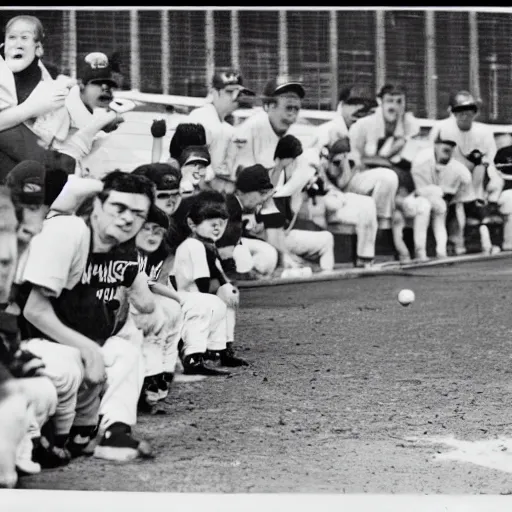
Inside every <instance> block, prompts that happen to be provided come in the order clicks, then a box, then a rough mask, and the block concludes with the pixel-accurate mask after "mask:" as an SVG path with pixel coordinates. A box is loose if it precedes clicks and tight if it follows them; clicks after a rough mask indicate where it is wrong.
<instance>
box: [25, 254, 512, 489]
mask: <svg viewBox="0 0 512 512" xmlns="http://www.w3.org/2000/svg"><path fill="white" fill-rule="evenodd" d="M511 262H512V261H510V260H499V261H498V262H497V263H493V264H489V263H473V264H471V265H468V266H467V267H464V268H465V270H464V271H463V272H462V274H461V272H460V269H459V270H457V269H450V268H448V269H444V270H443V269H439V268H433V269H423V270H421V271H418V275H416V276H403V275H402V276H379V277H367V278H357V279H348V280H339V281H334V282H320V283H308V284H307V285H304V284H302V285H297V284H296V285H286V286H276V287H268V288H254V289H244V290H243V291H242V303H243V307H242V309H241V310H240V315H239V322H238V328H237V333H238V339H239V341H238V347H239V349H238V350H239V351H240V353H241V354H243V355H244V356H245V357H246V358H248V359H249V360H250V361H251V362H252V366H251V367H250V368H247V369H240V370H237V371H236V372H235V374H234V375H233V376H231V377H230V378H223V377H222V378H219V377H216V378H209V379H207V380H204V381H202V382H197V383H183V384H176V386H175V387H174V389H173V390H172V393H171V395H170V397H169V398H168V405H167V409H168V412H169V414H168V416H166V417H141V418H140V423H139V425H138V427H137V430H136V431H137V433H138V434H139V435H141V436H143V437H145V438H146V439H148V440H149V441H150V442H151V443H152V444H153V446H154V448H155V451H156V452H157V457H156V459H155V460H152V461H142V462H134V463H130V464H126V465H114V464H112V463H106V462H103V461H99V460H95V459H78V460H76V461H73V462H72V463H71V464H70V465H69V466H68V467H67V468H64V469H59V470H55V471H45V472H43V473H42V474H40V475H36V476H33V477H25V478H23V479H22V481H21V487H22V488H32V489H70V490H110V491H166V492H229V493H246V492H249V493H254V492H274V493H276V492H279V493H283V492H292V493H298V492H304V493H305V492H317V493H323V492H335V493H385V494H390V493H391V494H393V493H421V494H434V493H441V494H442V493H450V494H461V493H467V494H510V493H512V478H511V475H510V473H505V472H500V471H496V470H492V469H487V468H485V467H480V466H477V465H473V464H468V463H461V462H453V461H440V460H436V459H435V458H434V456H435V455H436V453H437V452H440V451H442V450H444V448H442V447H441V446H436V445H428V444H425V445H422V444H421V443H420V444H418V443H411V442H409V441H407V439H406V438H408V437H409V436H418V437H431V436H447V435H453V436H455V437H456V438H458V439H464V440H478V439H494V438H496V437H498V436H508V437H510V436H511V434H512V413H511V408H510V403H511V401H512V384H511V379H512V375H511V372H512V365H511V359H510V357H511V356H510V352H511V350H510V349H511V335H510V331H511V327H512V316H511V315H510V302H511V300H512V288H511V284H512V273H511V274H507V271H506V270H504V269H506V268H507V267H510V268H512V266H511V265H510V263H511ZM511 272H512V271H511ZM402 288H411V289H413V290H414V291H415V292H416V302H415V303H414V304H413V305H412V306H410V307H408V308H404V307H402V306H400V304H398V302H397V300H396V296H397V293H398V291H399V290H400V289H402Z"/></svg>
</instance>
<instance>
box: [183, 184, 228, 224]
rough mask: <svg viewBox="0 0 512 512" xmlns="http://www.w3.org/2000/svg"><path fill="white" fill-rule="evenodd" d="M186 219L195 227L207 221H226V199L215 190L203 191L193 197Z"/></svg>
mask: <svg viewBox="0 0 512 512" xmlns="http://www.w3.org/2000/svg"><path fill="white" fill-rule="evenodd" d="M187 217H188V218H189V219H190V220H191V221H192V222H193V223H194V224H196V225H197V224H201V222H203V221H205V220H208V219H227V218H229V214H228V209H227V206H226V199H225V198H224V196H223V195H222V194H221V193H220V192H217V191H216V190H203V191H201V192H199V193H198V194H196V195H195V196H193V200H192V201H191V205H190V209H189V211H188V214H187Z"/></svg>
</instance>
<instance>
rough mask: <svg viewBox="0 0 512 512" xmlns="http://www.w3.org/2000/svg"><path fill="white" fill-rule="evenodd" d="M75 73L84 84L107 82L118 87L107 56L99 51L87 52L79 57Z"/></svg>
mask: <svg viewBox="0 0 512 512" xmlns="http://www.w3.org/2000/svg"><path fill="white" fill-rule="evenodd" d="M77 75H78V78H79V79H80V80H81V81H82V83H83V84H84V85H87V84H91V83H92V84H93V83H100V84H101V83H108V84H109V85H110V86H111V87H119V84H118V83H117V81H116V79H115V78H114V74H113V71H112V66H111V65H110V62H109V60H108V57H107V56H106V55H105V54H104V53H101V52H93V53H89V54H87V55H86V56H85V57H84V58H83V59H81V60H80V61H79V63H78V73H77Z"/></svg>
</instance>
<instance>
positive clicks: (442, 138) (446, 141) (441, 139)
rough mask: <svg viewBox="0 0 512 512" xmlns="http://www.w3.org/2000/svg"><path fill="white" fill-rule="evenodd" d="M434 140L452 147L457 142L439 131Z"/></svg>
mask: <svg viewBox="0 0 512 512" xmlns="http://www.w3.org/2000/svg"><path fill="white" fill-rule="evenodd" d="M434 142H435V143H436V144H448V145H450V146H452V147H455V146H456V145H457V142H456V141H454V140H453V138H451V137H446V136H444V135H443V134H442V132H441V131H440V132H439V133H438V134H437V137H436V140H435V141H434Z"/></svg>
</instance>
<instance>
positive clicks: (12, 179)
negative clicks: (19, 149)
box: [5, 160, 46, 205]
mask: <svg viewBox="0 0 512 512" xmlns="http://www.w3.org/2000/svg"><path fill="white" fill-rule="evenodd" d="M45 176H46V170H45V168H44V165H43V164H41V163H39V162H36V161H35V160H24V161H23V162H20V163H19V164H18V165H16V166H15V167H14V168H13V169H12V170H11V171H10V172H9V174H8V175H7V177H6V180H5V184H6V185H7V187H8V188H9V189H10V190H11V195H12V199H13V201H14V202H15V203H20V204H27V205H28V204H30V205H42V204H44V193H45V190H44V182H45Z"/></svg>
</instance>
